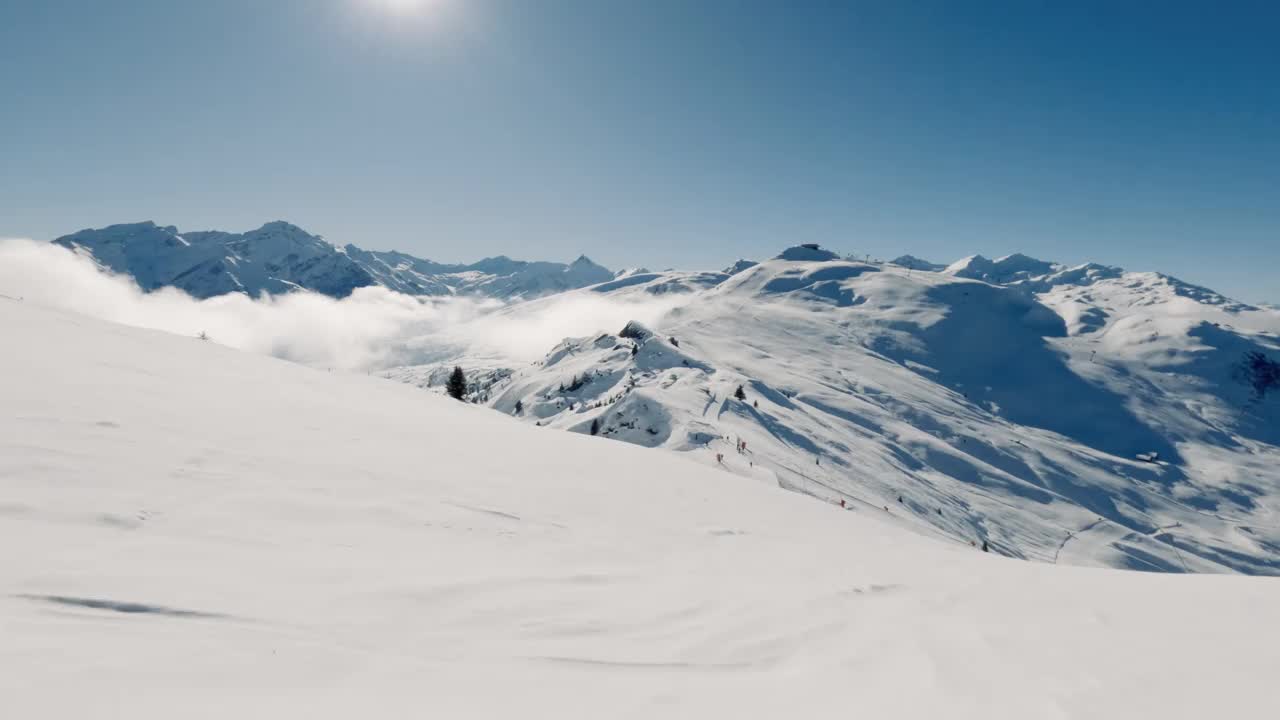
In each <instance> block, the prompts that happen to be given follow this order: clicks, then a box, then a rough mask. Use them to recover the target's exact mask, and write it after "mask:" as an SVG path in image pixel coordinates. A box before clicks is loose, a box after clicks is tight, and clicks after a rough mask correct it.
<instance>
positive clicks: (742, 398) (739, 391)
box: [733, 385, 747, 400]
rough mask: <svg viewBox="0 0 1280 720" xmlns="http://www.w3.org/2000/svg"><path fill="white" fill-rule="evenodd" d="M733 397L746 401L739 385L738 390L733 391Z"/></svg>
mask: <svg viewBox="0 0 1280 720" xmlns="http://www.w3.org/2000/svg"><path fill="white" fill-rule="evenodd" d="M733 396H734V397H736V398H738V399H739V400H746V399H747V393H746V391H744V390H743V389H742V386H741V385H739V386H738V389H737V390H734V391H733Z"/></svg>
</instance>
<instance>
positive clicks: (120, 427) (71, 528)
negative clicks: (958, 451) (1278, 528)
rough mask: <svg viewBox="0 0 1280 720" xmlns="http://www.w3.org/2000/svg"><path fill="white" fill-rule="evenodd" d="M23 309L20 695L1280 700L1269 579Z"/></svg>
mask: <svg viewBox="0 0 1280 720" xmlns="http://www.w3.org/2000/svg"><path fill="white" fill-rule="evenodd" d="M766 270H767V268H766ZM872 276H874V274H866V275H862V276H859V277H860V278H862V279H864V280H865V279H867V278H868V277H872ZM783 304H784V305H785V304H786V303H783ZM787 311H788V312H797V311H796V310H795V309H794V308H790V309H788V310H787ZM0 327H2V328H3V330H4V334H5V337H6V340H7V341H8V344H7V346H6V347H7V349H8V350H9V351H8V352H6V353H4V354H0V396H2V397H4V399H5V402H4V408H5V412H4V413H3V414H0V478H3V482H0V488H3V490H2V491H0V638H3V642H0V671H2V672H0V709H2V710H3V711H4V712H3V714H4V715H5V716H6V717H86V716H94V717H101V716H107V717H130V718H166V719H167V718H172V717H184V718H204V717H207V718H224V717H302V716H305V717H313V718H323V717H335V718H337V717H342V718H346V717H353V716H360V717H388V716H391V717H403V716H417V715H424V714H426V715H432V716H444V717H505V716H521V717H526V716H528V717H582V718H599V717H621V718H626V717H635V718H648V717H668V718H682V717H687V718H706V717H727V716H733V717H833V718H834V717H849V716H851V715H864V716H868V717H877V718H924V717H953V718H983V719H990V718H1018V719H1019V720H1021V719H1023V718H1090V719H1093V718H1110V717H1114V718H1132V717H1161V718H1200V717H1209V716H1215V717H1224V716H1225V717H1234V716H1241V717H1257V716H1261V715H1264V714H1265V708H1266V707H1270V706H1271V705H1273V704H1274V693H1273V692H1272V690H1271V680H1272V677H1273V675H1274V673H1275V668H1276V667H1278V666H1280V646H1277V645H1276V643H1274V641H1273V638H1274V635H1275V632H1274V630H1275V628H1276V627H1277V623H1280V586H1278V585H1277V584H1276V583H1275V581H1274V580H1272V579H1268V578H1246V577H1230V576H1207V575H1203V576H1172V575H1155V574H1146V573H1129V572H1119V571H1112V570H1097V569H1087V568H1072V567H1053V566H1050V565H1044V564H1034V563H1025V562H1016V561H1012V560H1008V559H1005V558H1001V557H997V556H994V555H990V554H983V553H981V552H979V551H977V550H974V549H972V548H970V547H968V546H967V545H955V544H949V543H945V542H938V541H935V540H930V539H928V538H925V537H922V536H919V535H917V534H914V533H911V532H906V531H904V530H902V529H901V528H900V527H899V526H898V522H897V521H895V520H894V519H893V517H892V516H891V515H890V514H889V513H885V512H883V511H872V510H869V509H857V510H852V511H842V510H840V509H839V508H837V507H835V506H833V505H831V504H825V503H818V502H814V501H813V500H812V499H811V498H807V497H804V496H802V495H798V494H794V493H787V492H783V491H781V490H779V489H778V488H777V487H774V486H771V485H770V484H769V483H766V482H760V481H759V480H760V478H756V479H754V480H752V479H747V478H744V477H739V476H738V475H736V474H734V473H732V472H726V471H724V470H723V469H721V468H712V467H704V466H700V465H699V464H697V463H696V462H689V460H690V459H695V457H694V456H692V455H683V456H682V455H677V454H671V453H664V452H655V451H648V450H644V449H642V448H638V447H633V446H630V445H627V444H624V443H617V442H609V441H606V440H603V439H599V438H589V437H583V436H581V435H576V434H571V433H559V432H555V431H553V430H549V429H543V428H536V427H533V426H532V425H526V424H523V423H519V422H514V421H512V420H510V419H508V418H504V417H502V416H501V415H499V414H498V413H494V412H492V411H489V410H487V409H484V408H480V407H476V406H468V405H463V404H460V403H456V402H453V401H450V400H446V399H444V398H441V397H436V396H433V395H429V394H424V393H421V392H419V391H417V390H415V389H413V388H410V387H406V386H403V385H399V384H396V383H387V382H385V381H382V380H379V379H377V378H369V377H365V376H363V375H344V374H339V373H327V372H323V371H317V370H313V369H309V368H306V367H302V366H299V365H295V364H290V363H286V362H282V361H278V360H273V359H270V358H265V357H260V356H256V355H251V354H246V353H241V352H237V351H233V350H230V349H227V348H224V347H221V346H219V345H217V344H215V343H214V342H202V341H200V340H197V339H194V338H185V337H178V336H172V335H166V334H163V333H159V332H155V331H148V330H142V329H134V328H127V327H123V326H117V325H112V324H108V323H104V322H102V321H99V320H95V319H91V318H88V317H85V316H80V315H74V314H70V313H65V312H61V311H55V310H50V309H47V308H43V307H39V306H37V305H35V304H34V303H32V302H30V301H27V302H23V303H18V302H13V301H8V300H0ZM685 327H686V329H689V330H692V327H691V326H689V325H685ZM747 340H750V341H751V342H753V343H754V342H755V341H756V339H754V338H750V339H747ZM651 342H654V343H660V342H667V341H666V340H663V339H657V338H655V339H654V340H652V341H651ZM711 342H712V340H711V338H709V337H708V338H707V339H699V341H698V342H697V343H693V342H691V341H685V340H683V339H682V342H681V349H680V350H678V351H677V350H676V349H675V348H672V347H668V346H659V345H655V346H654V347H653V348H651V349H650V350H648V351H647V352H649V353H651V355H650V356H646V359H645V361H644V364H645V365H646V366H653V367H655V368H656V367H662V368H663V369H664V371H665V369H666V368H667V367H670V366H671V361H672V360H673V359H676V358H680V357H694V358H696V357H698V355H699V352H698V351H695V350H693V349H689V346H690V345H695V346H696V345H699V344H701V345H704V346H709V345H710V343H711ZM659 350H660V351H661V353H659ZM677 362H678V360H677ZM726 372H727V371H726ZM869 374H870V373H869ZM880 374H883V373H880ZM872 380H873V378H871V377H869V378H867V380H866V382H871V381H872ZM731 384H732V383H731V382H725V383H724V387H726V388H727V387H728V386H729V385H731ZM748 392H750V393H751V394H752V395H753V396H754V395H756V394H760V393H762V391H761V390H756V389H750V390H749V391H748ZM812 392H813V391H812V390H808V389H805V390H804V391H803V394H801V395H798V396H795V397H793V398H788V397H786V396H784V395H781V394H780V393H781V391H778V393H779V394H777V395H764V397H773V398H774V399H771V400H769V401H768V402H770V403H779V404H780V403H782V402H783V401H784V400H786V401H788V402H791V403H792V404H793V405H797V406H798V405H800V404H801V403H805V402H807V401H809V400H816V399H817V398H816V397H815V396H812V395H810V394H809V393H812ZM763 405H764V403H762V406H763ZM752 444H753V445H754V444H755V441H753V443H752ZM731 459H733V460H737V456H736V455H733V456H732V458H731ZM1091 533H1092V531H1088V532H1086V531H1081V533H1080V535H1081V538H1080V540H1078V541H1073V543H1072V544H1074V545H1078V546H1085V545H1088V544H1089V543H1092V542H1095V541H1099V542H1100V541H1101V540H1100V539H1099V538H1100V536H1099V535H1093V534H1091ZM1072 544H1068V546H1067V547H1068V548H1071V547H1072ZM1064 552H1066V551H1065V550H1064ZM1206 619H1208V620H1209V621H1206Z"/></svg>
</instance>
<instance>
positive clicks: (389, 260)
mask: <svg viewBox="0 0 1280 720" xmlns="http://www.w3.org/2000/svg"><path fill="white" fill-rule="evenodd" d="M54 242H56V243H57V244H59V245H62V246H64V247H68V248H72V249H75V250H77V251H78V252H80V253H83V254H85V255H87V256H89V257H92V258H93V259H94V260H95V261H97V262H98V263H99V264H100V265H102V266H103V267H105V268H107V269H110V270H112V271H114V272H117V273H122V274H126V275H130V276H131V277H133V278H134V280H135V281H136V282H137V283H138V285H139V286H141V287H142V288H143V289H144V290H149V291H150V290H156V289H158V288H161V287H177V288H180V289H182V290H183V291H185V292H187V293H189V294H190V295H192V296H194V297H198V298H209V297H215V296H218V295H223V294H226V293H245V294H248V295H250V296H253V297H256V296H258V295H260V294H262V293H264V292H266V293H273V294H278V293H287V292H293V291H295V290H297V289H300V288H302V289H307V290H312V291H314V292H318V293H320V294H323V295H328V296H331V297H337V298H343V297H347V296H348V295H350V294H352V292H354V291H355V290H356V289H358V288H362V287H368V286H371V285H381V286H383V287H386V288H388V289H390V290H394V291H396V292H400V293H404V294H407V295H429V296H442V295H444V296H447V295H456V294H471V295H479V296H483V297H493V298H503V299H508V300H515V299H529V298H536V297H541V296H544V295H548V294H554V293H559V292H564V291H565V290H571V289H576V288H581V287H586V286H588V285H594V284H597V283H601V282H604V281H606V280H611V279H612V278H613V277H614V274H613V272H611V271H610V270H608V269H606V268H604V267H602V266H600V265H598V264H596V263H594V262H592V261H591V260H590V259H589V258H587V257H586V256H585V255H584V256H581V257H579V258H578V259H577V260H575V261H573V262H572V263H570V264H567V265H566V264H564V263H553V262H525V261H523V260H512V259H511V258H508V257H505V256H499V257H494V258H485V259H484V260H481V261H479V262H476V263H473V264H471V265H448V264H442V263H436V262H433V261H431V260H423V259H421V258H416V257H413V256H412V255H408V254H405V253H400V252H394V251H391V252H379V251H368V250H362V249H361V248H358V247H356V246H355V245H347V246H345V247H342V248H338V247H334V246H333V245H332V244H330V243H328V242H326V241H325V240H324V239H323V238H321V237H320V236H318V235H312V234H310V233H308V232H307V231H305V230H303V229H302V228H300V227H298V226H296V225H292V224H290V223H287V222H284V221H274V222H270V223H267V224H266V225H263V226H262V227H261V228H258V229H257V230H251V231H249V232H246V233H228V232H221V231H207V232H189V233H183V234H179V231H178V229H177V228H176V227H172V226H168V227H158V226H157V225H156V224H155V223H153V222H144V223H135V224H127V225H113V226H110V227H107V228H102V229H98V230H81V231H80V232H77V233H74V234H71V235H67V236H64V237H61V238H58V239H57V240H55V241H54Z"/></svg>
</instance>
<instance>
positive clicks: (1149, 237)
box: [0, 0, 1280, 301]
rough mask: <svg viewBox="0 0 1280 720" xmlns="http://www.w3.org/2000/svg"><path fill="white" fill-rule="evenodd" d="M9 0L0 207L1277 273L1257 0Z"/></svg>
mask: <svg viewBox="0 0 1280 720" xmlns="http://www.w3.org/2000/svg"><path fill="white" fill-rule="evenodd" d="M406 1H407V0H209V1H207V2H197V1H196V0H110V1H109V2H107V1H103V0H5V1H4V2H0V235H19V236H29V237H36V238H52V237H54V236H57V235H60V234H63V233H66V232H70V231H73V230H77V229H80V228H83V227H97V226H101V225H106V224H110V223H115V222H126V221H136V220H142V219H154V220H156V221H159V222H163V223H172V224H176V225H178V226H180V227H182V228H186V229H204V228H218V229H228V230H244V229H249V228H251V227H256V226H258V225H260V224H261V223H263V222H265V221H268V220H273V219H287V220H290V221H292V222H295V223H297V224H299V225H302V226H303V227H305V228H307V229H309V230H311V231H313V232H317V233H320V234H323V235H325V236H326V237H328V238H329V239H331V240H334V241H336V242H339V243H342V242H354V243H356V244H359V245H362V246H365V247H368V248H372V249H391V248H395V249H401V250H405V251H409V252H413V253H416V254H419V255H423V256H428V257H431V258H433V259H439V260H446V261H455V260H469V259H475V258H479V257H481V256H485V255H496V254H508V255H512V256H516V257H524V258H538V259H566V260H567V259H570V258H572V257H574V256H576V255H577V254H578V253H579V252H584V251H585V252H587V253H588V254H590V255H591V256H592V257H594V258H595V259H596V260H598V261H600V262H603V263H605V264H608V265H611V266H615V267H621V266H628V265H641V264H643V265H648V266H651V267H665V266H681V267H722V266H724V265H727V264H728V263H729V262H730V261H732V260H734V259H735V258H737V257H740V256H743V257H763V256H768V255H772V254H775V253H776V252H777V251H778V250H779V249H781V248H782V247H783V246H786V245H789V244H793V243H796V242H820V243H822V244H823V245H826V246H828V247H831V248H833V249H836V250H840V251H846V252H853V251H857V252H860V253H861V252H867V253H871V254H873V255H876V256H881V257H893V256H896V255H898V254H901V253H912V254H915V255H919V256H922V257H925V258H928V259H931V260H934V261H950V260H954V259H956V258H958V257H960V256H963V255H967V254H971V253H975V252H979V253H982V254H985V255H988V256H997V255H1002V254H1007V253H1010V252H1015V251H1022V252H1026V253H1028V254H1031V255H1036V256H1039V257H1043V258H1046V259H1055V260H1060V261H1064V262H1082V261H1086V260H1095V261H1100V262H1106V263H1110V264H1118V265H1123V266H1125V267H1129V268H1131V269H1141V270H1161V271H1165V272H1170V273H1173V274H1175V275H1179V276H1181V277H1183V278H1184V279H1187V280H1190V281H1193V282H1199V283H1202V284H1206V285H1209V286H1211V287H1214V288H1216V289H1219V290H1221V291H1223V292H1227V293H1228V294H1233V295H1235V296H1237V297H1240V298H1242V299H1245V300H1253V301H1258V300H1263V301H1280V272H1278V271H1280V39H1278V38H1280V3H1275V2H1254V3H1247V2H1231V1H1230V0H1227V1H1220V2H1213V3H1207V2H1205V3H1180V2H1176V1H1174V2H1163V3H1148V2H1125V1H1124V0H1110V1H1107V2H1092V1H1088V0H1086V1H1083V2H1058V1H1054V2H1034V1H1032V0H1025V1H1023V2H982V1H981V0H966V1H964V2H958V1H954V0H934V1H932V2H911V1H910V0H885V1H883V2H881V1H877V2H860V1H859V0H843V1H839V2H837V1H831V2H823V1H820V0H796V1H795V2H783V1H782V0H768V1H766V0H759V1H753V0H643V1H640V0H426V1H427V3H428V4H431V5H433V7H428V8H424V9H422V10H420V11H419V12H416V13H413V12H410V13H398V12H395V11H393V10H389V9H388V6H389V5H394V4H395V3H396V2H406Z"/></svg>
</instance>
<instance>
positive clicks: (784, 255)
mask: <svg viewBox="0 0 1280 720" xmlns="http://www.w3.org/2000/svg"><path fill="white" fill-rule="evenodd" d="M775 259H777V260H791V261H793V262H826V261H828V260H839V259H840V256H839V255H837V254H835V253H833V252H831V251H830V250H825V249H823V248H822V247H821V246H820V245H818V244H817V243H802V244H800V245H796V246H794V247H789V248H787V249H786V250H783V251H782V252H781V253H780V254H779V255H778V257H777V258H775Z"/></svg>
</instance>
